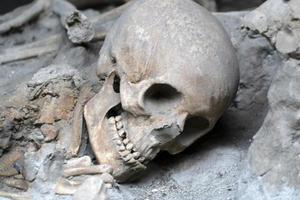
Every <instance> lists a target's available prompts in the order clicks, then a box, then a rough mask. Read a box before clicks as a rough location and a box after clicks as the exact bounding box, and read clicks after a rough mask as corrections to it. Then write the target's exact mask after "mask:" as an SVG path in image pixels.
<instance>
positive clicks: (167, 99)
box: [144, 84, 182, 112]
mask: <svg viewBox="0 0 300 200" xmlns="http://www.w3.org/2000/svg"><path fill="white" fill-rule="evenodd" d="M181 98H182V94H181V93H180V92H179V91H178V90H176V89H175V88H174V87H172V86H171V85H169V84H154V85H152V86H151V87H149V88H148V89H147V90H146V92H145V94H144V105H145V109H146V110H151V111H154V112H155V111H157V112H164V111H169V110H170V109H172V108H174V107H175V106H176V105H177V104H178V103H179V102H180V100H181Z"/></svg>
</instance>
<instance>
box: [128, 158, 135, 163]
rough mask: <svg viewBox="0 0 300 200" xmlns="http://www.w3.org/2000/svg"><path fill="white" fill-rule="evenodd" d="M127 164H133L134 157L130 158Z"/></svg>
mask: <svg viewBox="0 0 300 200" xmlns="http://www.w3.org/2000/svg"><path fill="white" fill-rule="evenodd" d="M127 163H128V164H135V163H136V160H135V159H134V158H131V159H130V160H129V161H127Z"/></svg>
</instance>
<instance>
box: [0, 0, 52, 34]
mask: <svg viewBox="0 0 300 200" xmlns="http://www.w3.org/2000/svg"><path fill="white" fill-rule="evenodd" d="M49 5H50V1H49V0H37V1H35V2H34V3H33V4H32V6H31V7H29V8H28V9H25V10H24V11H23V12H22V13H21V14H20V15H18V16H12V17H11V19H10V20H8V21H6V22H3V23H2V24H0V34H3V33H6V32H8V31H10V30H11V29H13V28H18V27H20V26H22V25H24V24H26V23H27V22H29V21H30V20H32V19H34V18H35V17H37V16H38V15H39V14H40V13H42V12H43V11H44V10H45V9H46V8H47V7H48V6H49Z"/></svg>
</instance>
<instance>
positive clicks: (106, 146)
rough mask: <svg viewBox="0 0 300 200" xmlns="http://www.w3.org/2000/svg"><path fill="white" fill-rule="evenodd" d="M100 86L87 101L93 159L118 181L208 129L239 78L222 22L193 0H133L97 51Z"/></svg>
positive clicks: (233, 93)
mask: <svg viewBox="0 0 300 200" xmlns="http://www.w3.org/2000/svg"><path fill="white" fill-rule="evenodd" d="M98 66H99V67H98V71H97V74H98V76H99V77H106V81H105V82H104V86H103V88H102V89H101V91H100V92H99V93H98V94H97V95H96V96H95V97H94V98H93V99H91V100H90V101H89V102H88V103H87V105H86V107H85V113H84V114H85V118H86V122H87V126H88V131H89V136H90V142H91V145H92V148H93V151H94V153H95V155H96V158H97V160H98V161H99V162H100V163H107V164H110V165H112V167H113V168H114V175H115V177H116V179H117V180H118V181H120V182H122V181H126V180H129V179H131V178H133V177H136V175H137V173H138V172H140V171H142V169H145V168H146V167H145V165H146V164H147V162H149V161H150V160H152V159H153V158H154V157H155V156H156V155H157V153H158V152H159V151H160V150H164V151H168V152H169V153H171V154H176V153H179V152H181V151H183V150H184V149H185V148H186V147H188V146H189V145H190V144H192V143H193V142H194V141H195V140H197V139H198V138H200V137H201V136H203V135H204V134H206V133H207V132H208V131H210V130H211V129H212V128H213V126H214V125H215V123H216V121H217V120H218V119H219V117H220V116H221V114H222V113H223V112H224V111H225V109H226V108H227V107H228V105H229V104H230V102H231V100H232V98H233V97H234V95H235V93H236V91H237V85H238V81H239V72H238V63H237V59H236V56H235V53H234V49H233V47H232V44H231V42H230V40H229V38H228V36H227V34H226V32H225V31H224V29H223V28H222V27H221V25H220V24H219V23H218V22H217V20H216V19H215V18H214V17H213V16H212V15H211V14H210V13H209V12H208V11H206V10H205V9H204V8H202V7H200V6H199V5H197V4H196V3H194V2H192V1H191V0H163V1H162V0H138V1H136V2H135V3H134V4H133V5H132V6H131V7H130V8H129V9H128V10H127V11H126V12H125V13H124V14H123V15H122V16H121V17H120V18H119V20H118V21H117V22H116V24H115V25H114V27H113V28H112V30H111V31H110V32H109V34H108V35H107V38H106V40H105V42H104V45H103V47H102V49H101V51H100V58H99V65H98Z"/></svg>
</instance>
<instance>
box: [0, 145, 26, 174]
mask: <svg viewBox="0 0 300 200" xmlns="http://www.w3.org/2000/svg"><path fill="white" fill-rule="evenodd" d="M23 162H24V155H23V153H22V152H21V151H19V150H14V151H11V152H9V153H7V154H5V155H4V156H2V157H1V158H0V176H13V175H16V174H19V172H20V171H21V170H22V169H21V168H22V166H21V165H22V163H23Z"/></svg>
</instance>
